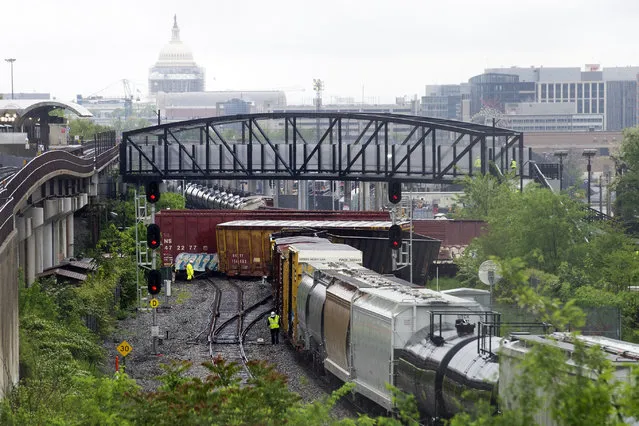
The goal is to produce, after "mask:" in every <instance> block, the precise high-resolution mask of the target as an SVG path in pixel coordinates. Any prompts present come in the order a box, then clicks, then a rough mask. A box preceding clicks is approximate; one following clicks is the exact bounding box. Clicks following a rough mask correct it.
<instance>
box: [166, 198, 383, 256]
mask: <svg viewBox="0 0 639 426" xmlns="http://www.w3.org/2000/svg"><path fill="white" fill-rule="evenodd" d="M298 218H299V219H306V220H308V219H314V218H317V219H320V218H321V219H328V218H333V219H334V220H389V213H388V212H373V211H363V212H359V211H332V210H329V211H321V210H314V211H313V210H310V211H303V210H250V211H247V210H162V211H161V212H160V213H157V214H156V215H155V223H156V224H158V225H159V226H160V231H161V232H162V246H161V250H162V263H163V264H164V266H170V265H172V264H173V263H174V261H175V257H176V256H177V255H178V254H180V253H182V252H189V253H217V242H216V234H215V232H216V231H215V227H216V226H217V225H218V224H220V223H224V222H230V221H233V220H251V219H260V220H295V219H298Z"/></svg>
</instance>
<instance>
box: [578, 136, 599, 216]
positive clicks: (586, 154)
mask: <svg viewBox="0 0 639 426" xmlns="http://www.w3.org/2000/svg"><path fill="white" fill-rule="evenodd" d="M582 155H583V156H584V157H587V158H588V167H587V168H586V170H588V207H590V176H591V170H592V169H591V167H590V160H591V159H592V157H594V156H595V155H597V150H596V149H584V152H583V154H582Z"/></svg>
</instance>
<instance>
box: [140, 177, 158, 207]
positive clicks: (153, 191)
mask: <svg viewBox="0 0 639 426" xmlns="http://www.w3.org/2000/svg"><path fill="white" fill-rule="evenodd" d="M144 191H145V192H146V201H148V202H149V203H151V204H154V203H157V202H158V201H160V184H159V182H155V181H153V182H149V183H147V184H146V187H145V188H144Z"/></svg>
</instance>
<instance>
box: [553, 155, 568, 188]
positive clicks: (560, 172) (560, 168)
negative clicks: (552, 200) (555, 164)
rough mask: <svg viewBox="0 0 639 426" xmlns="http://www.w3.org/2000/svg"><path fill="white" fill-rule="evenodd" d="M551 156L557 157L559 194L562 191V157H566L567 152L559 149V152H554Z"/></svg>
mask: <svg viewBox="0 0 639 426" xmlns="http://www.w3.org/2000/svg"><path fill="white" fill-rule="evenodd" d="M553 155H554V156H555V157H559V191H560V192H561V191H562V190H563V189H564V186H563V182H564V157H567V156H568V151H567V150H565V149H561V150H559V151H555V152H554V153H553Z"/></svg>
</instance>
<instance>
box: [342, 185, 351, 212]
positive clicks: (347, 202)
mask: <svg viewBox="0 0 639 426" xmlns="http://www.w3.org/2000/svg"><path fill="white" fill-rule="evenodd" d="M352 186H353V185H351V181H349V180H345V181H344V207H343V208H342V209H345V210H350V209H351V191H352V190H353V188H352Z"/></svg>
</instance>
